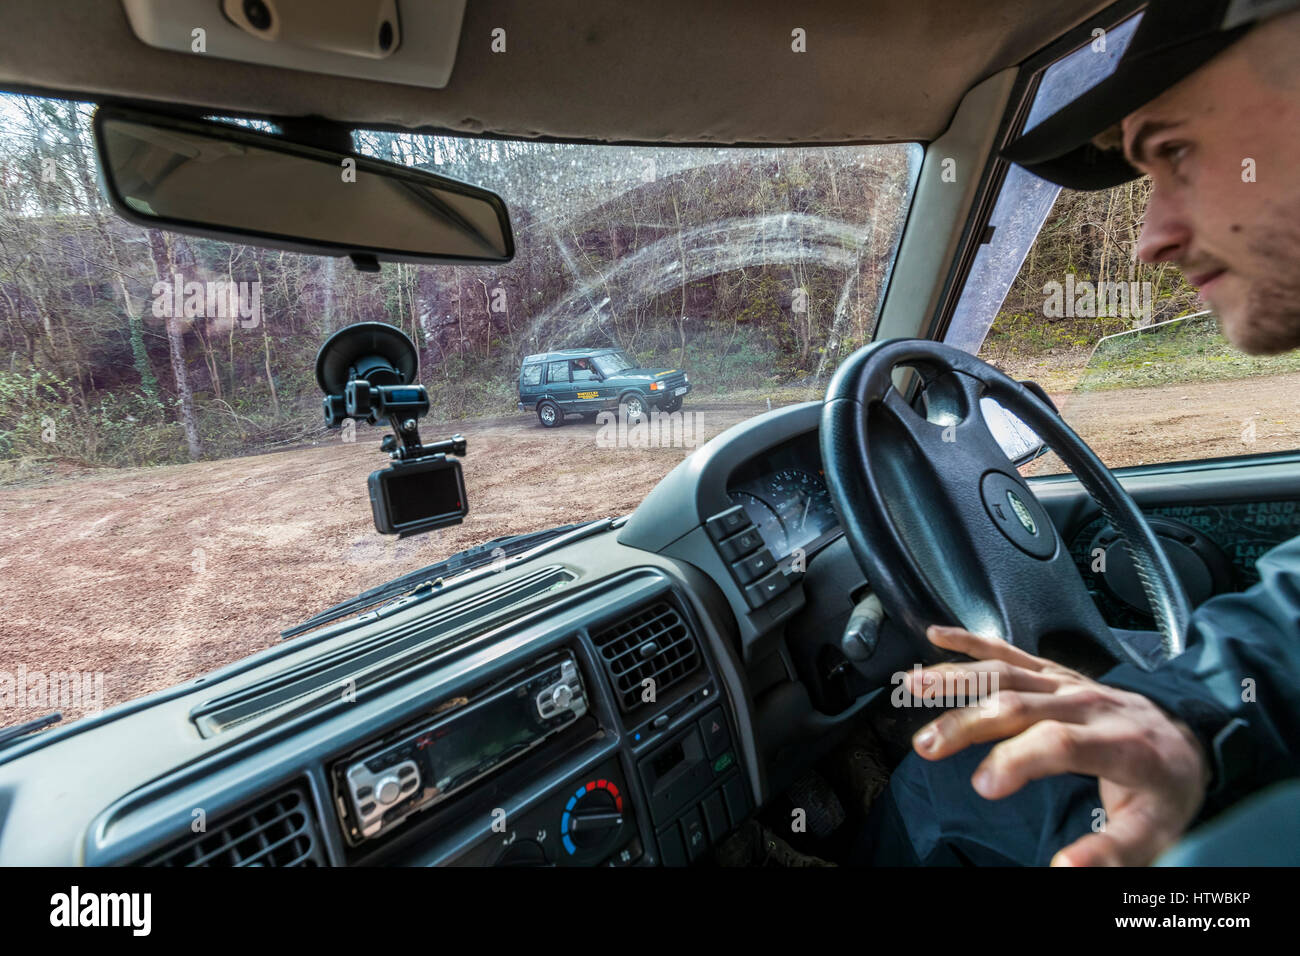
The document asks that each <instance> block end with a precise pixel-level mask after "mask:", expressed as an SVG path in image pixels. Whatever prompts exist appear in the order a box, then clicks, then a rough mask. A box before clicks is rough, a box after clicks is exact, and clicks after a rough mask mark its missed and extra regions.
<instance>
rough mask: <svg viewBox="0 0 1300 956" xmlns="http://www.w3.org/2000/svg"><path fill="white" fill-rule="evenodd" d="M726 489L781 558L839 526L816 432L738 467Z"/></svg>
mask: <svg viewBox="0 0 1300 956" xmlns="http://www.w3.org/2000/svg"><path fill="white" fill-rule="evenodd" d="M727 495H728V497H729V498H730V499H731V502H732V504H738V505H740V506H741V507H743V508H744V509H745V513H746V514H747V515H749V518H750V520H751V521H753V522H754V525H755V526H756V527H757V528H758V533H759V535H760V536H761V537H762V538H763V542H764V543H765V544H766V545H767V547H768V550H770V551H771V552H772V554H773V555H774V556H775V557H776V558H777V560H779V561H780V560H785V559H786V558H789V557H790V556H791V555H792V554H794V553H795V551H796V549H802V550H803V551H804V552H805V553H806V552H808V551H810V550H812V549H814V548H816V547H818V546H820V545H821V544H823V543H825V541H827V540H829V539H830V538H831V537H832V536H834V535H835V534H837V533H838V532H839V528H840V522H839V517H838V516H837V515H836V513H835V508H834V506H833V505H832V504H831V496H830V491H829V490H828V489H827V487H826V479H825V477H824V475H823V472H822V466H821V452H820V449H819V448H818V445H817V435H816V433H812V434H810V435H804V436H800V437H799V438H797V439H795V440H794V441H792V442H788V443H786V444H784V445H780V446H778V447H776V448H774V449H772V450H771V451H769V452H767V453H765V454H763V455H761V456H759V457H758V458H755V459H753V460H752V461H749V462H747V463H746V464H745V465H743V466H742V467H740V468H738V469H736V471H735V472H733V474H732V476H731V480H730V481H729V482H728V487H727Z"/></svg>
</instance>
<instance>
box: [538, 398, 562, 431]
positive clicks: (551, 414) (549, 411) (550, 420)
mask: <svg viewBox="0 0 1300 956" xmlns="http://www.w3.org/2000/svg"><path fill="white" fill-rule="evenodd" d="M537 420H538V421H539V422H541V423H542V427H543V428H559V427H560V426H561V425H563V424H564V412H562V411H560V406H559V405H556V404H555V403H554V402H549V401H548V402H541V403H539V404H538V406H537Z"/></svg>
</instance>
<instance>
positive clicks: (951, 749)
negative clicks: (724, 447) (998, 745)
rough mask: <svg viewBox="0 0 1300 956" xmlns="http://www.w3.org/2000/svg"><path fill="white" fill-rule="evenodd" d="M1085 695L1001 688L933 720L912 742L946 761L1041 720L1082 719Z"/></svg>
mask: <svg viewBox="0 0 1300 956" xmlns="http://www.w3.org/2000/svg"><path fill="white" fill-rule="evenodd" d="M1083 697H1084V695H1081V694H1053V693H1045V694H1044V693H1033V692H1027V691H1016V690H1007V691H1001V690H1000V691H999V692H998V693H996V694H991V695H990V696H988V697H986V698H985V699H984V700H982V701H980V702H979V703H978V704H976V705H974V706H971V707H958V708H955V709H953V710H950V711H948V712H947V713H945V714H944V715H943V716H941V717H939V718H937V719H936V720H933V721H931V722H930V723H929V724H927V725H926V726H924V727H922V728H921V729H920V730H919V731H918V732H917V733H916V736H915V737H913V738H912V745H913V746H914V747H915V748H916V752H917V753H918V754H920V755H921V756H922V757H924V758H925V759H927V760H942V759H943V758H944V757H949V756H951V755H952V754H955V753H957V752H958V751H959V750H964V749H965V748H966V747H969V746H971V745H972V744H982V743H986V742H987V741H990V740H1001V739H1002V738H1004V737H1014V736H1015V735H1017V734H1021V733H1023V732H1024V731H1026V730H1028V729H1029V728H1030V727H1032V726H1033V725H1035V724H1037V723H1039V722H1040V721H1061V722H1071V723H1074V722H1078V721H1081V720H1083V719H1085V718H1086V717H1087V710H1088V702H1087V701H1086V700H1084V699H1083ZM990 756H991V754H990ZM986 762H987V761H986Z"/></svg>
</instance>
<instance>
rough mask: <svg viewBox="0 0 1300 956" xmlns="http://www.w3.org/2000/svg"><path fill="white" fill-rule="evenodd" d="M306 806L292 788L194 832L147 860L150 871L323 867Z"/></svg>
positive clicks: (301, 793) (304, 794) (312, 817)
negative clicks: (157, 868) (166, 868)
mask: <svg viewBox="0 0 1300 956" xmlns="http://www.w3.org/2000/svg"><path fill="white" fill-rule="evenodd" d="M325 862H326V861H325V849H324V846H323V845H322V843H321V840H320V835H319V834H318V833H317V831H316V820H315V815H314V813H313V811H312V805H311V801H310V800H309V799H308V797H307V792H306V790H305V789H303V788H302V787H297V786H296V787H291V788H289V789H287V790H283V791H281V792H280V793H278V794H276V795H275V796H273V797H270V798H268V799H266V800H263V801H261V802H259V803H256V804H253V805H252V806H251V807H249V808H247V809H246V810H243V811H241V812H240V813H237V814H235V815H234V816H232V817H228V818H227V819H225V820H222V821H221V822H220V825H219V826H217V827H215V828H213V829H212V830H210V831H209V832H207V833H195V834H192V835H191V836H190V837H189V838H188V839H186V840H184V841H182V842H181V843H180V844H177V845H174V846H172V847H170V848H169V849H167V850H166V851H164V852H163V853H161V854H159V855H158V856H156V857H155V858H154V859H152V860H150V861H149V865H150V866H324V865H325Z"/></svg>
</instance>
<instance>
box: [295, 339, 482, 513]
mask: <svg viewBox="0 0 1300 956" xmlns="http://www.w3.org/2000/svg"><path fill="white" fill-rule="evenodd" d="M418 367H419V357H418V355H417V353H416V351H415V343H413V342H412V341H411V340H410V338H408V337H407V335H406V333H405V332H403V331H402V330H401V329H399V328H397V327H395V326H392V325H387V324H385V323H383V322H358V323H356V324H355V325H349V326H346V327H345V328H342V329H339V331H337V332H335V333H334V334H333V335H331V336H330V337H329V338H328V339H326V340H325V344H324V345H322V346H321V347H320V352H318V353H317V355H316V384H318V385H319V386H320V388H321V391H322V392H324V393H325V398H324V399H323V401H322V407H323V409H324V413H325V424H326V426H327V427H329V428H339V427H341V426H342V424H343V422H344V421H346V420H347V419H352V420H353V421H364V422H367V423H369V424H371V425H376V424H379V423H380V422H382V421H384V420H387V421H388V423H389V424H390V425H391V426H392V429H393V433H392V434H391V435H385V436H384V440H383V442H382V443H381V444H380V449H381V450H382V451H385V452H387V453H388V457H389V458H391V459H392V461H393V464H392V465H390V466H389V467H387V468H382V469H380V470H379V471H375V472H372V473H371V475H370V481H369V489H370V510H371V512H372V513H373V514H374V519H375V529H376V530H377V531H378V532H379V533H380V534H395V535H398V536H399V537H406V536H407V535H412V534H421V533H423V532H425V531H432V530H433V529H435V528H444V527H447V526H448V525H454V524H460V522H461V521H462V520H463V519H464V517H465V515H467V514H468V513H469V501H468V499H467V498H466V495H465V477H464V474H463V473H462V471H461V465H460V460H459V458H458V457H453V456H460V457H464V455H465V450H466V443H465V439H464V437H463V436H461V435H453V436H452V437H451V438H449V439H446V440H445V441H440V442H434V443H433V444H431V445H426V444H424V443H422V442H421V441H420V431H419V420H420V418H422V417H423V416H424V415H427V414H428V412H429V393H428V391H426V389H425V387H424V386H423V385H419V384H417V383H416V381H415V377H416V371H417V369H418Z"/></svg>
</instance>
